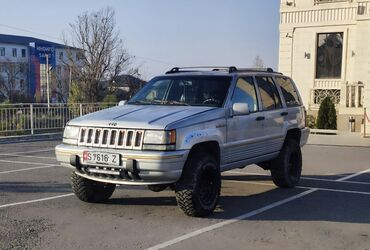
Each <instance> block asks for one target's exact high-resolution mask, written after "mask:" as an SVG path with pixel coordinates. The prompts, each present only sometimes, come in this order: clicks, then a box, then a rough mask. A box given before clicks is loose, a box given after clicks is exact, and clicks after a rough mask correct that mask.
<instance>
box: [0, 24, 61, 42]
mask: <svg viewBox="0 0 370 250" xmlns="http://www.w3.org/2000/svg"><path fill="white" fill-rule="evenodd" d="M0 26H3V27H6V28H9V29H14V30H19V31H24V32H27V33H31V34H35V35H39V36H40V35H41V36H44V37H49V38H53V39H56V40H58V41H62V39H60V38H56V37H54V36H50V35H46V34H43V33H39V32H34V31H31V30H27V29H23V28H18V27H15V26H10V25H6V24H3V23H0Z"/></svg>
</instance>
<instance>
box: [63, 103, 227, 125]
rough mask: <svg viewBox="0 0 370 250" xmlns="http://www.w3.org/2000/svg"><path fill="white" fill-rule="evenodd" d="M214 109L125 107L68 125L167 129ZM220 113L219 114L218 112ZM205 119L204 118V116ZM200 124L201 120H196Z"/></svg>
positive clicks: (80, 119) (105, 111)
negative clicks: (171, 125) (169, 126)
mask: <svg viewBox="0 0 370 250" xmlns="http://www.w3.org/2000/svg"><path fill="white" fill-rule="evenodd" d="M211 110H220V109H219V108H214V107H194V106H165V105H124V106H117V107H113V108H109V109H104V110H101V111H98V112H94V113H91V114H87V115H84V116H81V117H78V118H75V119H73V120H71V121H70V122H69V124H68V125H75V126H87V127H89V126H91V127H117V128H133V129H165V128H166V127H167V126H168V125H170V124H172V123H176V122H180V121H181V120H188V119H187V118H190V117H192V116H197V115H202V114H203V113H207V112H210V111H211ZM217 113H219V112H217ZM202 117H203V119H201V120H203V121H204V120H206V119H204V116H203V115H202ZM196 120H197V122H199V119H196Z"/></svg>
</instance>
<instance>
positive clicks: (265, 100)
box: [256, 76, 282, 110]
mask: <svg viewBox="0 0 370 250" xmlns="http://www.w3.org/2000/svg"><path fill="white" fill-rule="evenodd" d="M256 80H257V84H258V89H259V91H260V94H261V99H262V106H263V109H264V110H273V109H279V108H281V107H282V106H281V101H280V97H279V92H278V90H277V89H276V86H275V84H274V81H273V80H272V78H271V77H267V76H257V77H256Z"/></svg>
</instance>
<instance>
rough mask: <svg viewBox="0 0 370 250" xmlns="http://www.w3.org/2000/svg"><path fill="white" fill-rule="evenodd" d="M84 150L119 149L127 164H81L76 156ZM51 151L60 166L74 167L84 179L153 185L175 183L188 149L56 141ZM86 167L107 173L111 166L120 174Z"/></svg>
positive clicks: (110, 150)
mask: <svg viewBox="0 0 370 250" xmlns="http://www.w3.org/2000/svg"><path fill="white" fill-rule="evenodd" d="M86 150H88V151H99V152H107V153H119V154H120V155H121V163H130V164H121V165H122V166H119V167H113V166H98V165H97V166H87V165H83V164H81V161H80V160H79V159H82V156H83V151H86ZM55 154H56V158H57V161H58V162H60V163H61V165H62V166H65V167H69V168H72V169H74V170H75V172H76V174H78V175H80V176H82V177H85V178H87V179H91V180H95V181H100V182H106V183H114V184H123V185H156V184H170V183H175V182H176V181H177V180H178V179H180V177H181V173H182V169H183V167H184V164H185V161H186V159H187V157H188V154H189V151H188V150H179V151H166V152H165V151H133V150H117V149H109V148H92V147H81V146H74V145H68V144H60V145H58V146H56V147H55ZM76 161H77V162H76ZM133 163H134V169H133V167H132V165H133ZM90 168H93V169H100V170H101V171H103V172H104V171H105V172H108V173H109V171H111V170H115V171H120V173H121V172H122V174H121V175H120V176H114V175H110V174H107V173H99V174H98V173H91V172H90V171H89V169H90Z"/></svg>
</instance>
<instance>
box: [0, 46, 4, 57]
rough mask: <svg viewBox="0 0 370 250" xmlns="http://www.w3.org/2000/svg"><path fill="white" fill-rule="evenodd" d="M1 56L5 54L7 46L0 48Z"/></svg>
mask: <svg viewBox="0 0 370 250" xmlns="http://www.w3.org/2000/svg"><path fill="white" fill-rule="evenodd" d="M0 56H5V48H0Z"/></svg>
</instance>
